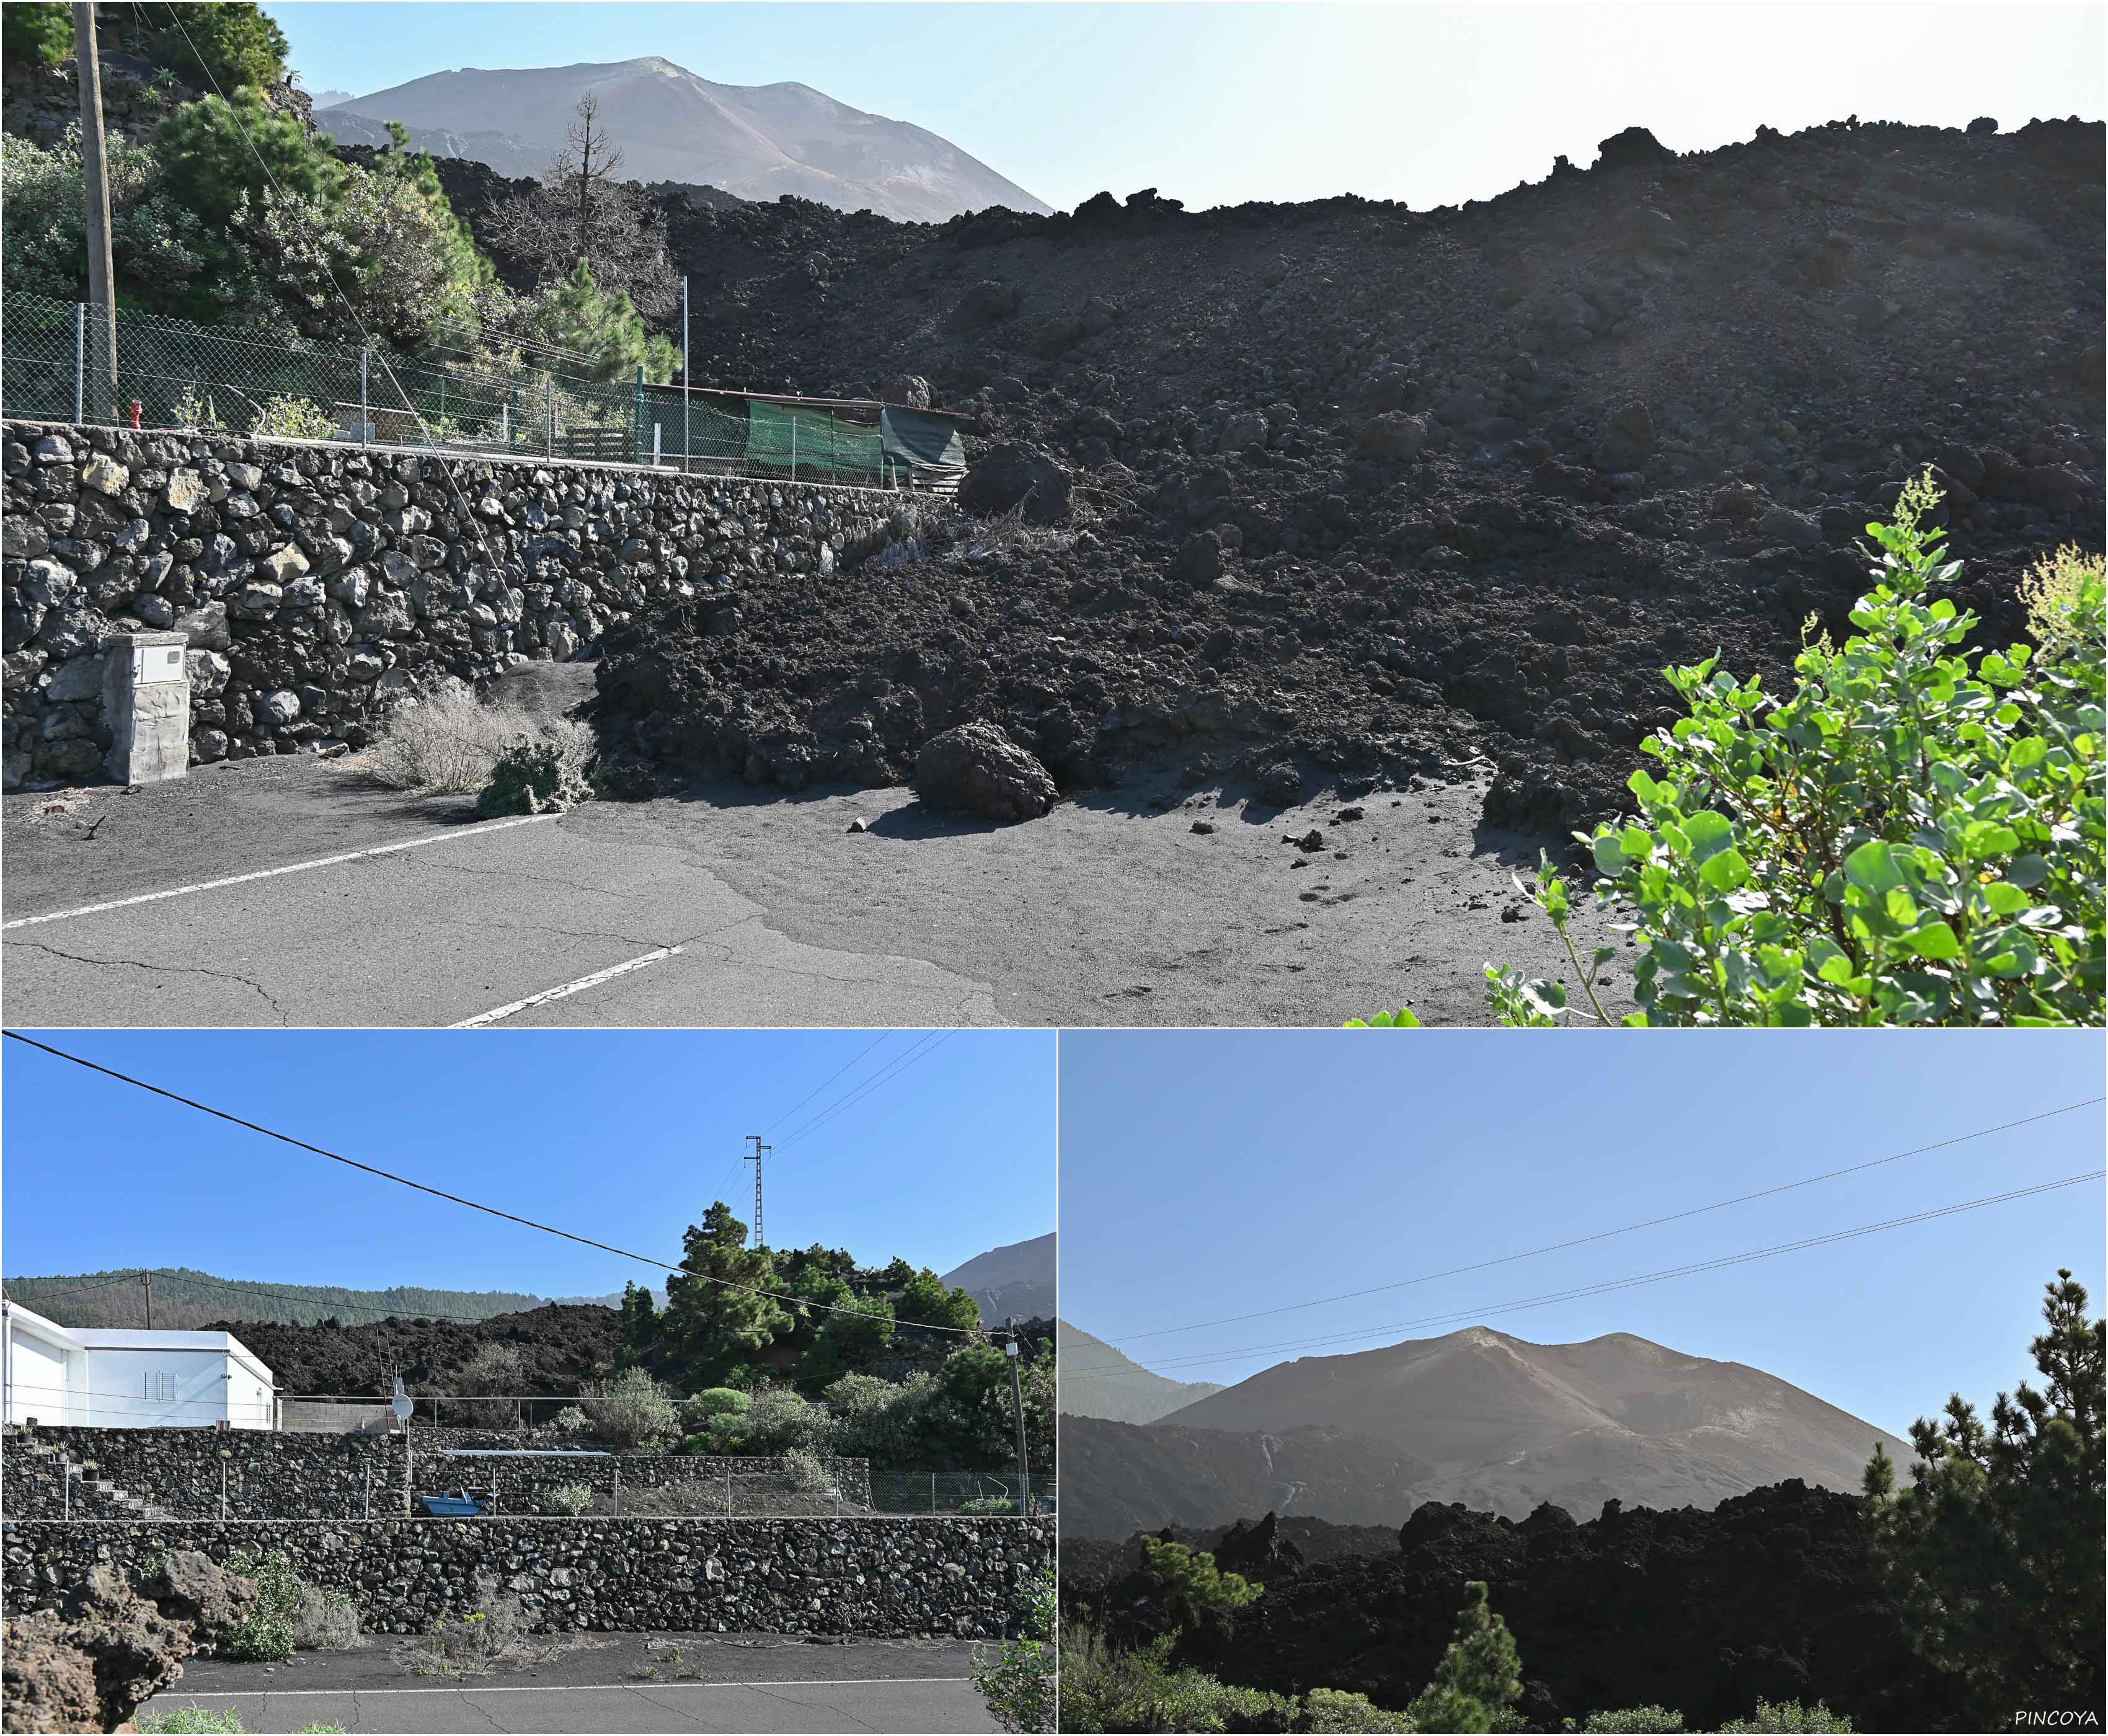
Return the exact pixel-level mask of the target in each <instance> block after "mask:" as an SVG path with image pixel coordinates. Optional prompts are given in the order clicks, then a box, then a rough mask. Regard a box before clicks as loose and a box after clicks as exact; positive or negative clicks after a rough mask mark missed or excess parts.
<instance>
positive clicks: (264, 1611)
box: [225, 1549, 311, 1663]
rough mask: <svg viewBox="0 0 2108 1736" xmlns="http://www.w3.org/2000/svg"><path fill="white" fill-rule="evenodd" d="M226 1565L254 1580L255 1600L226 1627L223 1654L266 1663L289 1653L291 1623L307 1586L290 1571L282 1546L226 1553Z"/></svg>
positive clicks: (291, 1569)
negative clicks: (247, 1609)
mask: <svg viewBox="0 0 2108 1736" xmlns="http://www.w3.org/2000/svg"><path fill="white" fill-rule="evenodd" d="M227 1571H229V1572H230V1573H237V1574H239V1575H241V1577H243V1578H244V1579H251V1580H255V1581H256V1602H255V1603H254V1605H252V1606H251V1607H250V1611H249V1613H248V1614H247V1615H245V1616H244V1617H242V1618H241V1621H238V1622H236V1624H235V1625H234V1626H232V1628H230V1629H229V1630H227V1640H226V1646H225V1648H226V1651H227V1655H228V1656H229V1657H240V1658H246V1659H250V1660H252V1661H261V1662H269V1663H276V1662H282V1661H283V1660H284V1659H286V1658H288V1657H291V1656H292V1655H293V1637H294V1636H293V1627H294V1623H295V1619H296V1618H297V1617H299V1615H300V1606H301V1605H302V1604H303V1603H304V1602H305V1601H306V1600H307V1597H308V1594H309V1590H310V1589H311V1588H310V1587H309V1585H308V1583H307V1581H306V1580H303V1579H302V1578H301V1577H300V1575H299V1574H298V1573H296V1572H295V1571H294V1569H293V1560H292V1558H291V1556H290V1555H288V1554H287V1553H286V1552H285V1551H284V1550H283V1549H270V1550H267V1551H265V1552H264V1553H261V1554H254V1553H250V1552H248V1551H246V1550H245V1551H243V1552H242V1553H240V1554H238V1555H234V1556H231V1557H229V1558H228V1560H227Z"/></svg>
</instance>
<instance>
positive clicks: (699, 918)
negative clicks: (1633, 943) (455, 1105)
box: [0, 757, 1629, 1028]
mask: <svg viewBox="0 0 2108 1736" xmlns="http://www.w3.org/2000/svg"><path fill="white" fill-rule="evenodd" d="M1481 793H1482V792H1481V791H1480V788H1479V787H1477V786H1475V785H1473V784H1470V783H1462V784H1458V785H1455V786H1445V785H1440V784H1437V785H1432V786H1430V787H1428V788H1426V789H1425V790H1420V791H1385V792H1380V793H1378V794H1376V795H1372V796H1368V797H1366V798H1364V799H1363V802H1362V804H1361V806H1362V807H1363V809H1365V814H1364V817H1363V818H1362V819H1360V820H1358V821H1349V822H1341V821H1340V820H1338V819H1337V818H1336V814H1337V812H1338V807H1339V805H1338V804H1337V803H1336V802H1333V801H1331V800H1326V801H1321V802H1319V803H1316V804H1313V805H1308V806H1307V807H1304V808H1300V809H1292V810H1289V811H1287V812H1286V813H1277V812H1276V811H1274V810H1272V809H1256V808H1253V807H1249V806H1245V805H1241V804H1238V803H1236V802H1226V801H1224V800H1221V799H1219V798H1218V796H1216V795H1214V794H1213V793H1201V794H1198V795H1196V794H1192V793H1191V792H1180V791H1174V790H1173V789H1171V788H1169V787H1168V786H1165V787H1137V788H1133V789H1129V790H1124V791H1114V792H1109V793H1106V794H1103V795H1096V796H1092V797H1091V798H1089V799H1088V800H1083V801H1079V802H1072V803H1068V804H1065V805H1063V806H1062V807H1061V808H1059V809H1056V811H1055V812H1054V813H1053V814H1050V815H1048V816H1047V818H1044V819H1041V820H1038V821H1034V822H1032V823H1029V824H1026V825H1022V826H1012V827H988V826H981V825H975V824H971V823H962V822H960V821H957V820H954V819H949V818H942V817H939V816H935V815H932V814H929V813H927V812H926V811H925V810H924V809H922V808H921V805H920V804H919V803H917V802H916V801H915V800H914V798H913V796H912V792H910V791H905V790H887V791H869V790H858V791H823V792H818V793H815V794H811V795H808V796H800V797H797V798H784V797H780V796H772V797H768V798H763V796H759V795H757V794H756V792H754V791H750V790H747V789H745V787H741V786H710V787H700V788H698V789H697V790H696V791H694V792H692V794H691V795H690V796H687V797H684V798H668V799H661V800H651V801H642V802H619V801H604V802H595V803H590V804H588V805H585V806H583V807H582V808H580V809H577V810H575V811H574V812H573V813H570V814H564V815H561V816H555V817H546V818H536V819H531V820H524V821H511V822H496V823H478V822H477V821H476V820H475V817H474V814H473V813H472V811H471V809H470V806H469V804H468V803H467V802H466V800H463V799H462V798H459V797H441V798H430V799H424V800H419V799H414V798H409V797H406V796H403V795H401V794H400V793H399V792H394V791H386V790H383V789H381V788H380V787H377V786H376V785H374V784H373V783H372V782H371V780H370V779H367V778H365V777H364V776H363V773H361V771H360V770H359V769H358V765H357V764H356V762H354V761H336V762H330V761H323V760H315V759H313V758H306V757H302V758H293V757H287V758H281V759H273V760H250V761H245V762H241V763H240V764H231V765H223V766H214V767H209V768H201V769H199V770H198V771H197V772H196V773H193V774H192V775H191V777H190V778H187V779H183V780H181V781H179V782H173V783H167V784H160V785H155V786H152V787H147V788H144V789H141V790H137V791H131V792H127V791H122V790H117V789H112V788H101V789H90V790H85V791H74V792H70V793H46V794H28V795H18V796H10V797H8V798H7V803H6V807H5V820H4V833H5V844H6V862H7V873H6V882H5V886H4V889H0V898H3V899H4V902H0V919H4V925H5V926H4V931H0V941H4V942H5V962H6V983H5V991H4V997H0V1011H4V1014H5V1017H6V1019H7V1022H8V1023H10V1024H12V1025H17V1026H44V1027H52V1026H133V1025H146V1026H151V1025H164V1026H258V1025H263V1026H448V1025H459V1024H463V1023H473V1024H476V1025H480V1026H485V1027H509V1026H519V1025H529V1026H532V1025H556V1026H562V1025H590V1026H699V1025H700V1026H868V1027H873V1028H879V1027H923V1026H962V1025H994V1024H1008V1025H1056V1024H1065V1025H1072V1026H1111V1025H1318V1026H1331V1025H1337V1024H1338V1023H1339V1022H1340V1021H1341V1020H1343V1019H1345V1018H1347V1017H1352V1016H1355V1015H1358V1014H1363V1013H1366V1012H1369V1011H1372V1010H1373V1009H1375V1008H1390V1007H1394V1006H1396V1005H1398V1004H1399V1002H1400V1000H1402V999H1407V1000H1410V1001H1411V1002H1412V1004H1413V1005H1414V1006H1415V1007H1416V1008H1417V1009H1418V1010H1419V1011H1420V1012H1421V1014H1422V1016H1423V1017H1427V1018H1428V1019H1429V1021H1430V1023H1443V1024H1470V1023H1475V1022H1478V1021H1480V1019H1481V1018H1482V1017H1483V1016H1484V1015H1483V1006H1484V990H1483V981H1484V979H1483V974H1482V972H1483V967H1484V964H1485V963H1487V961H1489V959H1496V960H1499V961H1501V962H1503V963H1517V964H1520V965H1521V966H1523V967H1525V969H1526V970H1528V971H1529V972H1531V973H1532V974H1539V973H1543V974H1548V975H1552V976H1562V975H1565V974H1567V970H1568V967H1567V966H1566V962H1565V958H1564V955H1563V954H1562V953H1561V950H1560V949H1559V946H1558V943H1557V941H1556V937H1555V936H1553V935H1552V931H1551V929H1550V927H1549V925H1548V924H1547V923H1546V922H1544V921H1543V918H1541V917H1539V916H1537V915H1536V914H1535V913H1529V916H1528V917H1527V919H1525V920H1520V921H1517V920H1513V919H1512V918H1511V920H1508V921H1506V922H1504V921H1502V914H1503V913H1504V912H1516V914H1520V912H1517V911H1516V906H1517V903H1518V901H1517V900H1516V896H1515V895H1514V892H1513V891H1512V888H1511V886H1510V883H1509V873H1510V869H1511V867H1516V866H1521V865H1525V864H1526V863H1534V860H1535V854H1536V846H1537V842H1538V841H1536V840H1534V839H1526V838H1520V837H1517V836H1513V835H1511V834H1504V833H1499V832H1493V831H1492V830H1490V829H1489V828H1487V827H1484V825H1483V824H1481V823H1480V821H1479V818H1478V810H1479V803H1480V796H1481ZM859 818H860V819H863V820H864V821H865V822H866V823H867V827H868V829H867V830H864V831H859V832H852V831H851V830H850V829H849V827H850V822H851V821H852V820H853V819H859ZM1196 821H1198V822H1200V823H1201V824H1203V825H1204V826H1206V827H1212V828H1213V829H1212V831H1207V832H1196V831H1195V830H1194V825H1195V823H1196ZM1313 826H1315V827H1319V828H1321V829H1322V831H1323V832H1325V835H1326V845H1325V848H1324V849H1323V850H1322V851H1319V852H1317V853H1316V854H1313V855H1310V856H1309V857H1308V859H1304V858H1303V856H1302V855H1301V854H1299V852H1298V851H1296V850H1291V849H1290V848H1288V847H1287V844H1286V840H1287V839H1288V838H1289V837H1291V836H1299V835H1301V834H1304V833H1306V832H1308V830H1309V828H1310V827H1313ZM1576 927H1577V931H1578V933H1577V940H1578V944H1579V945H1583V946H1584V947H1585V946H1588V945H1592V944H1594V941H1595V937H1596V935H1597V933H1599V932H1600V927H1599V925H1598V923H1597V918H1595V917H1594V916H1593V914H1592V913H1583V916H1582V918H1580V920H1579V922H1577V924H1576ZM1610 977H1611V981H1610V987H1609V990H1608V991H1607V993H1606V999H1611V1000H1612V1001H1613V1002H1614V1010H1615V998H1616V997H1617V996H1618V994H1619V991H1620V990H1622V989H1624V988H1626V987H1628V985H1629V977H1628V976H1627V975H1625V974H1624V973H1623V972H1619V971H1618V969H1617V967H1616V966H1615V964H1614V965H1613V967H1611V972H1610Z"/></svg>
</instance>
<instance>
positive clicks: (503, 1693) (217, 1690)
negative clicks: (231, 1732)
mask: <svg viewBox="0 0 2108 1736" xmlns="http://www.w3.org/2000/svg"><path fill="white" fill-rule="evenodd" d="M971 1661H972V1653H971V1648H968V1647H967V1646H966V1645H964V1644H953V1643H941V1644H940V1643H917V1642H886V1641H861V1642H855V1643H852V1644H846V1645H828V1646H815V1645H807V1644H800V1643H799V1642H797V1641H795V1640H790V1641H784V1640H777V1639H772V1638H770V1637H768V1636H765V1635H763V1636H746V1635H688V1634H674V1635H653V1636H639V1635H609V1636H606V1637H605V1638H596V1639H583V1640H574V1641H572V1642H570V1644H568V1645H567V1646H565V1648H563V1649H561V1651H559V1652H558V1653H556V1655H555V1656H554V1657H548V1658H545V1659H542V1660H538V1661H537V1662H534V1663H532V1664H531V1665H528V1666H519V1667H501V1668H500V1669H499V1670H498V1671H497V1672H495V1673H494V1674H493V1675H489V1676H487V1677H480V1678H478V1679H476V1680H474V1681H472V1682H469V1683H464V1684H453V1683H447V1684H435V1682H434V1681H433V1680H431V1679H430V1678H428V1677H420V1676H417V1675H413V1674H412V1673H410V1672H409V1671H408V1669H407V1668H406V1667H405V1666H403V1664H402V1663H400V1662H398V1661H397V1659H396V1658H395V1657H394V1653H393V1652H392V1650H391V1649H390V1648H389V1646H388V1644H387V1642H385V1641H384V1640H378V1639H376V1640H372V1641H369V1642H368V1643H367V1645H366V1646H365V1647H364V1648H362V1649H361V1650H359V1651H356V1652H350V1653H303V1654H301V1655H300V1657H299V1659H298V1661H297V1662H295V1663H294V1664H292V1665H289V1666H277V1667H276V1668H275V1669H274V1668H273V1667H271V1666H265V1665H261V1664H240V1663H231V1662H214V1661H205V1662H192V1663H191V1664H189V1665H187V1666H185V1669H184V1672H183V1679H182V1681H181V1682H180V1683H179V1684H178V1685H177V1686H176V1687H175V1688H174V1689H171V1690H170V1691H169V1692H168V1693H163V1694H160V1695H157V1696H156V1697H155V1698H154V1699H153V1700H152V1701H151V1702H148V1704H147V1706H146V1707H145V1711H147V1712H149V1713H155V1712H165V1711H170V1710H173V1708H175V1707H182V1706H198V1707H203V1708H205V1710H207V1711H213V1712H224V1711H228V1710H229V1709H232V1710H233V1711H236V1712H237V1713H238V1714H239V1715H240V1716H241V1721H242V1724H243V1725H244V1726H245V1728H246V1729H250V1730H253V1731H297V1730H300V1729H305V1728H306V1727H307V1726H309V1725H314V1724H324V1725H340V1726H342V1727H343V1729H345V1730H346V1731H348V1732H349V1731H358V1732H393V1733H402V1736H413V1733H423V1732H426V1731H435V1732H450V1731H462V1730H484V1729H495V1730H502V1731H527V1732H538V1731H577V1732H601V1731H696V1730H705V1731H709V1730H722V1731H727V1732H740V1733H744V1736H763V1733H766V1732H770V1731H778V1730H781V1731H793V1732H795V1731H804V1732H813V1733H820V1732H835V1731H866V1730H881V1731H891V1730H899V1731H927V1732H939V1731H955V1730H957V1731H965V1730H993V1729H997V1728H998V1725H996V1723H995V1721H994V1720H993V1719H992V1718H991V1717H990V1716H989V1712H988V1707H987V1704H986V1702H984V1701H983V1699H982V1698H981V1697H980V1694H979V1693H977V1692H976V1691H975V1688H974V1686H973V1684H972V1682H971V1680H968V1678H967V1675H966V1671H967V1669H968V1667H969V1666H970V1664H971Z"/></svg>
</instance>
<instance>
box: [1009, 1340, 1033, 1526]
mask: <svg viewBox="0 0 2108 1736" xmlns="http://www.w3.org/2000/svg"><path fill="white" fill-rule="evenodd" d="M1003 1325H1004V1327H1005V1328H1007V1329H1008V1331H1009V1333H1010V1337H1009V1340H1008V1341H1007V1342H1006V1343H1005V1344H1004V1346H1003V1347H1002V1354H1003V1356H1004V1358H1005V1359H1006V1360H1007V1361H1008V1363H1009V1364H1010V1405H1011V1413H1012V1414H1014V1415H1015V1416H1016V1418H1017V1510H1018V1512H1019V1513H1029V1512H1030V1511H1031V1504H1032V1471H1031V1468H1030V1467H1029V1466H1028V1465H1027V1464H1026V1463H1025V1388H1024V1386H1023V1384H1022V1383H1021V1382H1020V1381H1019V1379H1018V1377H1017V1365H1018V1364H1019V1363H1020V1362H1021V1361H1022V1360H1024V1356H1023V1353H1022V1351H1021V1350H1020V1348H1019V1346H1018V1341H1017V1316H1016V1315H1015V1314H1012V1315H1011V1316H1010V1317H1009V1318H1008V1319H1006V1320H1005V1321H1004V1322H1003Z"/></svg>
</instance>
